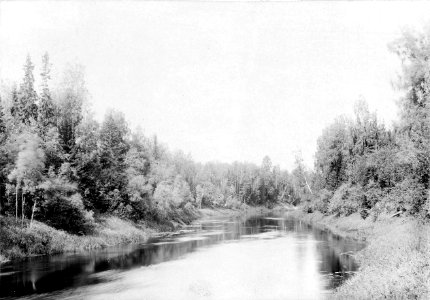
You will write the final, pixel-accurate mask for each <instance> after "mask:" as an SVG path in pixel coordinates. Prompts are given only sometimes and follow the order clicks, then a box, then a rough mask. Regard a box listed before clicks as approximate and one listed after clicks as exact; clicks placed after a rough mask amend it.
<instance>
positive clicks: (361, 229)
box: [293, 210, 430, 299]
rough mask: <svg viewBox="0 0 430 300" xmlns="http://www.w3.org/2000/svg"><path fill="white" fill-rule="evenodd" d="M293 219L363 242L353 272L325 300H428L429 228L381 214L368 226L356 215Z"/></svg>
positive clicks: (306, 216)
mask: <svg viewBox="0 0 430 300" xmlns="http://www.w3.org/2000/svg"><path fill="white" fill-rule="evenodd" d="M293 214H294V215H295V216H296V217H299V218H301V219H303V220H304V221H307V222H310V223H317V224H320V225H323V226H326V227H328V228H329V229H330V230H332V231H333V232H335V233H337V234H340V235H342V236H345V237H351V238H355V239H359V240H366V241H367V247H366V248H364V249H363V250H362V251H360V252H358V253H357V255H356V260H357V262H358V263H359V265H360V269H359V271H358V272H357V273H356V275H355V276H353V277H351V278H350V279H349V280H348V281H346V282H345V283H344V284H343V285H342V286H340V287H339V288H338V289H337V290H336V291H335V292H334V294H333V295H332V296H331V297H330V298H331V299H430V224H429V223H428V222H424V221H420V220H418V219H414V218H406V217H395V218H390V217H387V216H385V217H384V216H382V217H380V218H379V219H378V220H377V221H375V222H373V221H371V220H370V218H368V219H366V220H363V219H362V218H360V216H359V215H358V214H353V215H350V216H348V217H334V216H324V215H323V214H321V213H319V212H316V213H311V214H306V213H303V212H301V211H299V210H297V211H295V212H294V213H293Z"/></svg>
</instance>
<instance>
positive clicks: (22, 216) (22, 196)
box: [21, 191, 25, 227]
mask: <svg viewBox="0 0 430 300" xmlns="http://www.w3.org/2000/svg"><path fill="white" fill-rule="evenodd" d="M21 203H22V208H21V226H23V227H24V207H25V197H24V191H22V193H21Z"/></svg>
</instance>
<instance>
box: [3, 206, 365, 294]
mask: <svg viewBox="0 0 430 300" xmlns="http://www.w3.org/2000/svg"><path fill="white" fill-rule="evenodd" d="M363 247H364V244H362V243H357V242H355V241H352V240H348V239H343V238H340V237H339V236H336V235H333V234H331V233H330V232H328V231H326V230H322V229H318V228H315V227H312V226H310V225H308V224H306V223H304V222H301V221H299V220H296V219H294V218H291V217H289V216H288V214H269V215H265V216H258V217H251V218H248V219H244V218H231V219H220V220H215V219H208V220H205V221H201V222H200V223H196V224H193V225H192V226H189V228H188V230H186V231H184V232H182V233H181V234H178V235H175V236H172V237H168V238H160V239H154V240H152V241H149V242H148V243H145V244H142V245H134V246H121V247H116V248H109V249H104V250H100V251H94V252H85V253H77V254H62V255H55V256H47V257H39V258H32V259H29V260H27V261H23V262H20V263H13V264H11V263H10V264H6V265H3V266H2V267H1V269H0V297H1V298H15V297H25V298H31V299H39V298H44V299H45V298H51V299H58V298H62V299H100V300H101V299H321V298H327V295H329V294H330V292H331V291H332V290H333V289H334V288H335V287H337V286H338V285H340V284H341V283H342V282H343V281H344V280H345V279H347V278H348V277H349V276H352V274H353V273H354V271H356V269H357V266H356V264H355V262H354V260H353V257H352V256H351V254H353V253H355V252H356V251H357V250H360V249H362V248H363Z"/></svg>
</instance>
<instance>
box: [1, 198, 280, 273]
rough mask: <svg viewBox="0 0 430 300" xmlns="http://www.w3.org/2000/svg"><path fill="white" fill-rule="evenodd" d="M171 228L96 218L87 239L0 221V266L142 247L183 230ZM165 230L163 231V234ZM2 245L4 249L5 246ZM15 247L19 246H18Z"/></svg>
mask: <svg viewBox="0 0 430 300" xmlns="http://www.w3.org/2000/svg"><path fill="white" fill-rule="evenodd" d="M271 211H273V209H269V208H267V207H263V206H256V207H253V206H245V207H244V208H239V209H233V208H202V209H198V210H196V213H195V215H194V218H193V220H191V222H196V221H199V220H204V219H207V218H226V217H227V218H228V217H240V216H244V217H249V216H252V215H258V214H264V213H269V212H271ZM170 223H171V226H166V225H160V224H145V223H140V224H139V223H135V222H132V221H130V220H124V219H120V218H118V217H114V216H102V217H100V219H99V221H98V223H97V225H96V228H95V230H94V233H93V234H91V235H82V236H78V235H73V234H70V233H67V232H65V231H62V230H57V229H55V228H52V227H50V226H48V225H46V224H44V223H42V222H38V221H34V224H33V227H32V228H31V229H30V228H28V227H25V228H22V227H20V225H19V224H18V225H16V224H14V219H13V218H6V217H0V238H2V237H3V239H7V240H8V242H4V241H3V244H2V241H0V265H2V264H5V263H8V262H12V263H13V262H16V261H20V260H25V259H29V258H32V257H37V256H44V255H53V254H61V253H73V252H85V251H90V250H97V249H104V248H107V247H111V246H119V245H127V244H138V243H145V242H147V241H148V240H149V239H151V238H160V237H163V236H168V235H174V234H175V233H178V232H180V231H181V230H183V229H184V228H186V226H187V224H186V223H183V222H173V221H171V222H170ZM166 229H167V230H166ZM5 244H6V245H5ZM18 245H19V246H18Z"/></svg>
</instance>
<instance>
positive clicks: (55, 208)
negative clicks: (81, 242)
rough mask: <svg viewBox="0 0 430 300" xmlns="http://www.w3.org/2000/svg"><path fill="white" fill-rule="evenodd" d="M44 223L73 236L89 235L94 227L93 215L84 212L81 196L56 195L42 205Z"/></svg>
mask: <svg viewBox="0 0 430 300" xmlns="http://www.w3.org/2000/svg"><path fill="white" fill-rule="evenodd" d="M43 211H44V216H45V220H46V223H47V224H48V225H50V226H52V227H54V228H57V229H62V230H65V231H68V232H70V233H74V234H86V233H90V232H91V231H92V229H93V226H94V218H93V213H92V212H89V211H86V210H85V209H84V205H83V203H82V199H81V196H80V195H79V194H74V195H72V196H70V197H67V196H63V195H56V196H54V197H52V198H51V199H49V200H48V201H46V202H45V203H44V205H43Z"/></svg>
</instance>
